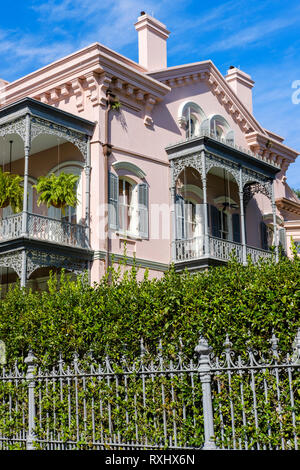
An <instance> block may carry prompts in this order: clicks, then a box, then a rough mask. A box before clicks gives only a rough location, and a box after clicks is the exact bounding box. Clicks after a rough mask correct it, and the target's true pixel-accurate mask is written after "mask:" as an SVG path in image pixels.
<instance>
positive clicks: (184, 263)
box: [173, 236, 273, 270]
mask: <svg viewBox="0 0 300 470" xmlns="http://www.w3.org/2000/svg"><path fill="white" fill-rule="evenodd" d="M232 256H234V257H235V258H236V259H237V261H239V262H240V263H243V262H244V258H246V259H248V257H249V256H250V258H251V260H252V262H253V263H257V262H258V261H259V260H260V259H261V258H264V259H266V258H272V256H273V254H272V252H271V251H268V250H262V249H260V248H255V247H251V246H246V256H245V255H244V253H243V245H242V244H241V243H237V242H233V241H228V240H223V239H221V238H217V237H212V236H208V243H207V248H206V250H205V238H204V236H199V237H194V238H190V239H185V240H176V241H174V242H173V262H174V264H175V267H176V269H178V270H181V269H184V268H187V269H197V268H200V267H207V266H209V265H217V264H223V263H227V262H228V261H229V260H230V258H231V257H232Z"/></svg>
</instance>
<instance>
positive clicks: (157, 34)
mask: <svg viewBox="0 0 300 470" xmlns="http://www.w3.org/2000/svg"><path fill="white" fill-rule="evenodd" d="M134 26H135V29H136V30H137V32H138V42H139V64H140V65H142V66H143V67H145V69H147V70H148V71H154V70H159V69H164V68H166V67H167V39H168V37H169V34H170V31H168V30H167V29H166V26H165V25H164V24H163V23H161V22H160V21H158V20H156V19H155V18H153V17H152V16H150V15H148V14H146V13H145V12H143V11H142V12H141V16H139V17H138V21H137V23H135V25H134Z"/></svg>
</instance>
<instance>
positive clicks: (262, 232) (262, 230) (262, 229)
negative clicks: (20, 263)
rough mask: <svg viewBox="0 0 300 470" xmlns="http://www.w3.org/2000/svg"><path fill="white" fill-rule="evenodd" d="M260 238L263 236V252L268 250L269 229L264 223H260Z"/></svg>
mask: <svg viewBox="0 0 300 470" xmlns="http://www.w3.org/2000/svg"><path fill="white" fill-rule="evenodd" d="M260 236H261V247H262V249H263V250H268V248H269V246H268V229H267V226H266V224H265V223H264V222H261V223H260Z"/></svg>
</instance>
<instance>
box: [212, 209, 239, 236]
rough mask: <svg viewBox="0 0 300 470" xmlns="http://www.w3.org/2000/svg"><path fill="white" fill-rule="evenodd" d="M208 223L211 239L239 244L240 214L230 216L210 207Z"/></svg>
mask: <svg viewBox="0 0 300 470" xmlns="http://www.w3.org/2000/svg"><path fill="white" fill-rule="evenodd" d="M209 221H210V233H211V235H212V236H213V237H217V238H222V239H223V240H229V241H234V242H237V243H240V241H241V234H240V214H238V213H234V214H231V213H228V212H226V211H224V210H222V209H221V210H220V209H218V208H217V207H215V206H212V205H211V206H210V210H209Z"/></svg>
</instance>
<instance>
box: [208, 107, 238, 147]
mask: <svg viewBox="0 0 300 470" xmlns="http://www.w3.org/2000/svg"><path fill="white" fill-rule="evenodd" d="M209 128H210V133H211V134H212V136H215V137H216V138H217V139H220V140H224V141H225V142H226V143H228V144H230V145H233V144H234V132H233V130H232V129H231V128H230V125H229V124H228V122H227V121H226V119H225V118H224V117H223V116H220V115H219V114H215V115H213V116H211V117H210V118H209Z"/></svg>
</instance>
